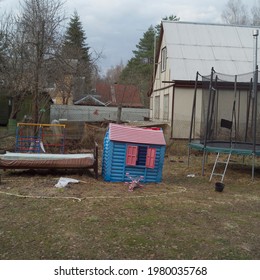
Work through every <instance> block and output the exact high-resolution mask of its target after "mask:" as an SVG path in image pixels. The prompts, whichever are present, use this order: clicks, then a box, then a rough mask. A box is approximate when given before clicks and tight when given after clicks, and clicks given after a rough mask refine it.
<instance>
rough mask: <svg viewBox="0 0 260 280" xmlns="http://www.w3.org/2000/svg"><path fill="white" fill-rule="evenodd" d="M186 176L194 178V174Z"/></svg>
mask: <svg viewBox="0 0 260 280" xmlns="http://www.w3.org/2000/svg"><path fill="white" fill-rule="evenodd" d="M187 177H189V178H194V177H195V174H188V175H187Z"/></svg>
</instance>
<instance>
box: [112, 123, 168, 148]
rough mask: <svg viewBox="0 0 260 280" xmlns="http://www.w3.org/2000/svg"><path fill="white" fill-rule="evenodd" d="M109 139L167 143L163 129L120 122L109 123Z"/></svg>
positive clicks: (141, 142)
mask: <svg viewBox="0 0 260 280" xmlns="http://www.w3.org/2000/svg"><path fill="white" fill-rule="evenodd" d="M109 139H110V140H112V141H120V142H128V143H140V144H151V145H152V144H153V145H166V142H165V139H164V135H163V131H162V130H152V129H144V128H139V127H131V126H126V125H119V124H113V123H111V124H109Z"/></svg>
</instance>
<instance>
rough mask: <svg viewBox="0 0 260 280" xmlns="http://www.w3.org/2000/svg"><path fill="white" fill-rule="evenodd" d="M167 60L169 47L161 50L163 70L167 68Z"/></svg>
mask: <svg viewBox="0 0 260 280" xmlns="http://www.w3.org/2000/svg"><path fill="white" fill-rule="evenodd" d="M166 60H167V49H166V47H164V48H163V49H162V52H161V71H162V72H164V71H165V70H166Z"/></svg>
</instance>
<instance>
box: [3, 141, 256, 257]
mask: <svg viewBox="0 0 260 280" xmlns="http://www.w3.org/2000/svg"><path fill="white" fill-rule="evenodd" d="M235 160H238V161H240V159H239V158H235ZM212 162H213V156H209V159H208V164H207V165H206V171H205V176H204V177H202V176H201V175H200V173H201V156H199V155H197V154H192V156H191V164H190V167H188V166H187V146H186V143H182V142H181V143H180V142H174V144H173V145H171V147H169V148H168V149H167V155H166V157H165V165H164V174H163V182H162V183H161V184H147V185H145V186H144V187H143V188H141V189H136V190H135V191H134V192H128V188H127V186H126V185H125V184H124V183H106V182H104V181H103V180H102V178H100V179H99V180H98V181H96V180H95V179H93V178H92V177H91V176H89V174H84V175H80V174H76V173H71V174H69V173H53V174H49V173H47V172H46V171H45V172H41V173H39V172H38V173H35V172H21V171H20V172H19V171H18V172H8V173H5V174H4V175H3V176H2V184H1V185H0V191H1V193H0V211H1V216H0V224H1V228H0V245H1V246H0V258H1V259H259V258H260V211H259V210H260V186H259V185H260V173H258V171H256V178H255V180H254V181H251V170H250V167H248V166H245V165H241V164H239V162H235V163H234V162H233V163H232V164H230V166H229V168H228V172H227V175H226V179H225V189H224V191H223V192H222V193H219V192H216V191H215V190H214V183H212V182H211V183H210V182H209V181H208V179H209V174H210V171H211V168H212ZM189 174H194V175H195V177H187V175H189ZM60 176H66V177H70V178H75V179H79V180H81V182H80V183H79V184H72V185H70V187H68V188H64V189H57V188H54V185H55V184H56V183H57V181H58V179H59V177H60ZM4 193H5V194H4ZM7 193H9V194H18V195H20V197H18V196H11V195H9V194H7ZM21 196H23V197H24V198H22V197H21ZM43 197H45V198H43ZM74 198H80V200H78V199H74Z"/></svg>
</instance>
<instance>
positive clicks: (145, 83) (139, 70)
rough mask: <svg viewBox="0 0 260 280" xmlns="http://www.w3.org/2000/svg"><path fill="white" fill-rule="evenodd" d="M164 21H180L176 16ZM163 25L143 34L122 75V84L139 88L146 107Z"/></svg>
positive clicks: (150, 28)
mask: <svg viewBox="0 0 260 280" xmlns="http://www.w3.org/2000/svg"><path fill="white" fill-rule="evenodd" d="M163 20H172V21H176V20H179V18H177V17H176V16H173V15H171V16H169V17H165V18H163ZM160 29H161V25H156V26H155V28H154V27H153V26H152V25H151V26H150V27H149V28H148V30H147V31H146V32H145V33H144V34H143V37H142V38H141V39H140V41H139V43H138V44H137V45H136V50H134V51H133V54H134V57H132V58H131V59H130V60H129V61H128V63H127V65H126V67H125V68H124V69H123V71H122V73H121V75H120V80H119V82H120V83H125V84H134V85H136V86H138V87H139V89H140V92H141V93H142V101H143V104H144V105H145V107H148V106H149V98H148V97H147V92H148V90H149V88H150V87H151V82H152V78H153V71H154V55H155V48H157V45H158V38H159V35H160Z"/></svg>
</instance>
